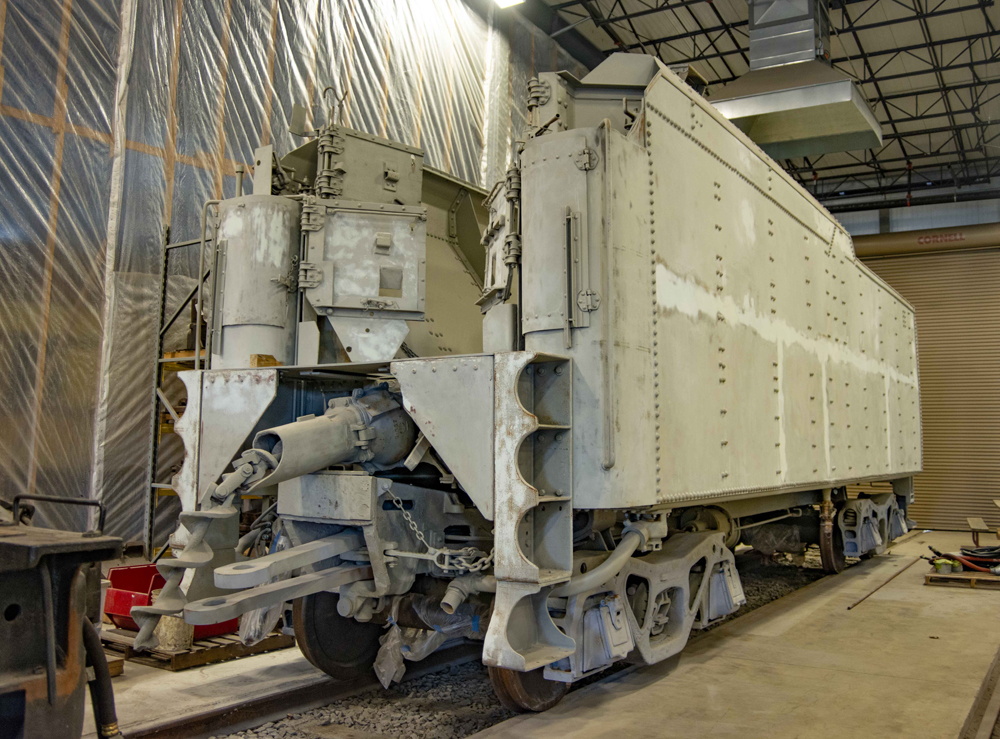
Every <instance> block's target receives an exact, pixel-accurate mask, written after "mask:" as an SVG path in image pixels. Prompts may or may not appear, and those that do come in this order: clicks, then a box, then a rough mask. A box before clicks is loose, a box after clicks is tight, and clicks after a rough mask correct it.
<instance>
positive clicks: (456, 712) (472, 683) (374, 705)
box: [214, 552, 823, 739]
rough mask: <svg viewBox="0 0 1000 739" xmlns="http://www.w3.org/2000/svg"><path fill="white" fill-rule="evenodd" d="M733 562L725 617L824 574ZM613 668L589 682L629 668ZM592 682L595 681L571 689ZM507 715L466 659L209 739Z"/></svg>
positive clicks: (481, 724) (325, 733) (431, 724)
mask: <svg viewBox="0 0 1000 739" xmlns="http://www.w3.org/2000/svg"><path fill="white" fill-rule="evenodd" d="M736 560H737V568H738V569H739V572H740V579H741V580H742V582H743V590H744V592H745V593H746V596H747V602H746V604H745V605H744V606H742V607H741V608H740V609H739V610H738V611H736V612H735V613H734V614H732V615H731V616H729V618H728V619H726V620H731V619H733V618H739V617H740V616H742V615H744V614H746V613H749V612H750V611H752V610H754V609H756V608H760V607H761V606H763V605H765V604H767V603H770V602H771V601H773V600H777V599H778V598H781V597H782V596H785V595H788V594H789V593H791V592H794V591H795V590H798V589H799V588H801V587H804V586H805V585H808V584H809V583H811V582H814V581H816V580H818V579H820V578H821V577H823V571H822V569H821V568H820V564H819V555H818V553H816V554H814V553H813V552H809V553H807V555H806V557H805V560H804V561H802V560H801V558H799V561H795V560H793V559H792V558H791V557H787V556H784V557H782V556H779V557H777V558H775V559H773V560H772V559H767V558H762V557H761V556H759V555H757V554H755V553H750V552H748V553H745V554H738V555H737V558H736ZM616 667H617V668H618V669H615V668H611V669H610V670H607V671H605V672H604V673H601V675H600V676H599V677H598V676H595V678H598V679H599V678H603V677H604V676H605V675H607V674H611V673H612V672H617V671H618V670H620V669H624V668H625V667H627V665H625V664H624V663H622V664H620V665H616ZM590 682H593V679H591V680H586V681H581V683H577V685H576V686H574V687H582V684H586V683H590ZM513 715H514V714H513V713H512V712H510V711H508V710H507V709H505V708H504V707H503V706H502V705H500V701H498V700H497V698H496V696H495V695H494V694H493V689H492V687H491V686H490V680H489V675H488V674H487V670H486V667H484V666H483V665H482V664H480V663H479V662H469V663H466V664H463V665H458V666H453V667H451V668H449V669H446V670H443V671H441V672H435V673H432V674H429V675H424V676H422V677H419V678H416V679H414V680H411V681H408V682H404V683H402V684H399V685H393V686H392V687H391V688H389V689H388V690H383V689H382V688H373V689H371V690H367V691H365V692H362V693H359V694H357V695H354V696H350V697H347V698H342V699H340V700H337V701H334V702H333V703H329V704H327V705H325V706H321V707H320V708H315V709H312V710H310V711H304V712H302V713H297V714H289V716H288V717H287V718H285V719H281V720H279V721H272V722H269V723H266V724H264V725H262V726H259V727H257V728H254V729H247V730H244V731H240V732H236V733H233V734H229V735H226V736H223V735H220V736H218V737H215V738H214V739H330V738H332V737H336V738H337V739H382V738H385V739H389V738H392V739H397V738H398V739H404V738H405V739H409V738H410V737H423V738H425V739H462V738H463V737H467V736H469V735H471V734H475V733H476V732H477V731H482V730H483V729H486V728H488V727H490V726H493V725H494V724H497V723H500V722H501V721H504V720H506V719H508V718H510V717H512V716H513Z"/></svg>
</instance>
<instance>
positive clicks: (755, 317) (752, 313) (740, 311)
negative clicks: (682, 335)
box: [656, 263, 917, 387]
mask: <svg viewBox="0 0 1000 739" xmlns="http://www.w3.org/2000/svg"><path fill="white" fill-rule="evenodd" d="M656 302H657V305H658V306H659V307H660V308H663V309H665V310H676V311H678V312H680V313H683V314H685V315H687V316H690V317H691V318H693V319H697V318H698V317H699V316H706V317H709V318H712V319H715V318H716V317H718V316H721V317H722V318H723V319H724V320H725V321H726V322H727V323H728V324H730V325H731V326H745V327H746V328H749V329H750V330H751V331H753V332H754V333H756V334H757V335H758V336H760V337H761V338H762V339H764V340H765V341H769V342H771V343H773V344H777V343H778V342H784V344H786V345H796V344H797V345H798V346H801V347H802V348H803V349H804V350H805V351H806V352H808V353H809V354H812V355H813V356H814V357H816V359H817V360H819V361H820V362H823V363H825V362H840V363H843V364H849V365H851V366H852V367H855V368H856V369H858V370H859V371H861V372H866V373H869V374H876V375H882V376H884V377H887V378H891V379H892V380H895V381H896V382H899V383H901V384H903V385H909V386H910V387H916V385H917V376H916V372H915V371H914V373H913V374H911V375H904V374H902V373H901V372H899V371H898V370H897V369H896V368H895V367H892V366H891V365H890V364H888V363H887V362H881V361H878V360H876V359H873V358H872V357H869V356H867V355H866V354H862V353H860V352H856V351H854V350H852V349H850V348H848V347H847V346H846V345H844V344H840V343H836V342H833V341H830V340H829V339H822V338H820V339H816V338H812V337H809V336H806V335H805V334H803V333H801V332H800V331H798V330H797V329H795V328H794V327H792V326H790V325H789V324H788V323H787V322H786V321H785V320H783V319H781V318H770V317H768V316H765V315H763V314H761V313H759V312H757V310H756V309H755V307H754V306H753V305H752V303H751V302H750V299H749V297H746V298H745V299H744V305H743V306H742V307H741V306H739V305H737V304H736V301H735V300H733V298H732V297H730V296H728V295H727V296H725V297H720V296H718V295H715V294H713V293H710V292H709V291H707V290H705V289H704V288H702V287H701V286H700V285H699V284H698V283H696V282H695V281H694V280H691V279H685V278H683V277H681V276H680V275H678V274H675V273H674V272H672V271H671V270H669V269H668V268H667V267H666V266H665V265H663V264H659V263H658V264H657V265H656Z"/></svg>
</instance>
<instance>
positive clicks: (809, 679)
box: [475, 532, 1000, 739]
mask: <svg viewBox="0 0 1000 739" xmlns="http://www.w3.org/2000/svg"><path fill="white" fill-rule="evenodd" d="M969 539H970V537H969V535H968V534H960V533H950V532H933V533H919V534H916V535H914V536H911V537H910V538H908V539H907V540H905V541H902V542H900V543H899V544H898V545H896V546H895V547H894V548H893V549H892V550H891V552H890V553H887V554H885V555H883V556H881V557H876V558H874V559H873V560H870V561H868V562H863V563H861V564H859V565H858V566H856V567H852V568H850V569H849V570H847V571H845V572H844V573H842V574H841V575H839V576H837V577H828V578H824V579H822V580H819V581H817V582H815V583H813V584H811V585H808V586H806V587H805V588H802V589H801V590H798V591H796V592H794V593H792V594H791V595H788V596H786V597H784V598H782V599H781V600H777V601H774V602H773V603H770V604H768V605H766V606H764V607H762V608H760V609H759V610H757V611H754V612H753V613H750V614H748V615H747V616H744V617H743V618H739V619H736V620H734V621H732V622H730V623H727V624H724V625H722V626H720V627H719V628H716V629H714V630H712V631H710V632H708V633H707V634H705V635H704V636H702V637H701V638H697V639H695V640H694V641H693V642H692V643H691V644H689V645H688V647H687V649H686V650H685V651H684V652H682V653H681V654H680V655H679V656H678V657H675V658H673V659H670V660H667V662H665V663H661V664H659V665H654V666H652V667H644V668H638V669H634V670H629V671H626V672H623V673H619V674H618V675H614V676H612V677H611V678H609V679H608V680H605V681H602V682H599V683H595V684H593V685H591V686H588V687H586V688H583V689H581V690H578V691H576V692H574V693H571V694H570V695H569V696H568V697H567V698H566V699H565V700H563V701H562V703H560V704H559V705H558V706H556V707H555V708H554V709H552V710H550V711H548V712H547V713H544V714H535V715H527V716H519V717H517V718H514V719H511V720H509V721H506V722H504V723H502V724H498V725H496V726H494V727H492V728H490V729H487V730H486V731H484V732H481V733H479V734H476V735H475V736H476V737H477V739H487V738H488V737H507V736H515V735H516V736H517V737H518V738H519V739H534V737H539V738H542V737H544V738H545V739H549V737H552V736H559V737H561V738H562V739H571V738H572V737H586V739H599V738H600V737H620V736H655V737H662V738H664V739H667V738H670V737H678V738H679V737H684V739H698V738H699V737H712V739H726V737H734V738H736V737H738V738H739V739H753V737H769V738H773V739H782V738H786V737H787V738H788V739H791V738H792V737H804V736H808V737H810V738H811V739H822V738H825V737H830V738H831V739H832V738H834V737H835V738H836V739H842V738H843V737H845V736H870V737H889V736H905V737H910V738H911V739H913V738H915V737H947V739H956V737H959V736H960V734H962V732H963V727H964V725H965V722H966V719H967V717H968V716H969V713H970V710H971V709H972V708H973V705H974V703H977V701H976V699H977V694H978V693H979V691H980V686H981V685H982V684H983V682H984V678H986V677H987V674H988V673H990V671H991V665H992V663H993V661H994V656H995V655H996V653H997V650H998V646H1000V618H997V613H998V608H1000V591H986V590H981V589H980V590H973V589H959V588H950V587H931V586H925V585H924V574H925V573H926V572H927V571H928V568H929V564H928V563H926V562H919V561H918V562H916V563H915V564H913V565H912V566H910V567H909V568H908V569H905V571H902V572H900V570H902V569H903V568H906V567H907V565H910V564H911V563H912V562H913V561H914V559H915V558H916V557H917V556H919V555H922V554H928V553H929V552H928V550H927V545H928V544H933V545H934V546H935V547H937V548H939V549H941V550H942V551H956V550H957V548H958V546H959V545H961V544H970V543H971V542H970V541H969ZM984 543H988V542H984ZM896 573H899V576H898V577H895V578H894V579H893V580H892V581H891V582H888V583H886V581H887V580H888V579H889V578H890V577H893V575H895V574H896ZM883 583H886V584H884V585H883ZM880 585H881V586H882V587H880V588H879V586H880ZM876 588H879V589H878V590H877V592H874V593H872V591H873V590H875V589H876ZM869 593H871V595H870V597H868V598H867V599H865V600H864V601H862V602H861V603H860V604H858V605H857V606H855V607H854V608H853V609H851V610H847V608H848V606H850V605H852V604H853V603H855V602H856V601H858V600H859V599H860V598H862V597H864V596H865V595H867V594H869ZM980 700H981V701H983V699H980ZM983 702H988V696H987V700H986V701H983ZM993 703H996V701H993ZM609 717H613V719H610V720H609ZM993 720H995V719H993ZM990 727H992V722H990ZM975 735H976V733H975V731H974V732H973V734H972V736H975ZM984 736H986V737H989V736H990V732H989V729H987V730H986V732H985V734H984Z"/></svg>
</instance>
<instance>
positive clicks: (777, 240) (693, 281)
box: [644, 76, 921, 501]
mask: <svg viewBox="0 0 1000 739" xmlns="http://www.w3.org/2000/svg"><path fill="white" fill-rule="evenodd" d="M644 135H645V139H646V141H645V143H646V149H647V155H648V159H649V172H648V174H649V182H650V190H649V193H650V198H649V208H650V213H651V218H652V219H653V221H654V223H653V225H652V226H651V236H650V239H651V253H652V260H651V264H652V266H653V270H652V280H653V290H654V310H655V319H654V320H655V328H654V341H653V344H654V347H655V349H654V361H655V363H656V365H657V368H658V369H657V371H656V375H657V377H656V382H657V385H656V391H655V392H654V403H657V404H658V406H659V410H660V418H659V430H658V435H659V438H658V450H657V454H658V456H659V457H660V458H661V468H662V469H661V474H660V475H659V477H660V480H659V482H658V487H659V496H660V497H661V498H662V499H664V500H667V501H675V500H676V501H683V500H691V499H696V498H702V497H712V496H722V495H726V496H729V495H732V494H734V493H747V492H753V491H760V490H765V489H768V488H784V487H789V486H796V487H799V486H803V485H810V484H814V485H816V486H817V487H821V486H823V487H825V486H827V485H831V484H839V483H840V482H842V481H846V480H854V479H865V478H876V477H903V476H905V475H908V474H912V473H913V472H916V471H919V469H920V466H921V450H920V409H919V397H918V389H917V388H918V382H917V363H916V339H915V337H916V334H915V326H914V315H913V310H912V308H911V307H910V306H909V305H908V304H907V303H906V302H905V301H903V300H902V299H901V298H900V297H899V296H898V295H897V294H896V293H894V292H893V291H892V290H891V289H889V288H888V287H887V286H886V285H885V284H884V283H883V282H882V281H881V280H879V279H878V278H877V277H875V276H874V275H873V274H872V273H871V272H870V271H869V270H868V269H867V268H866V267H864V266H863V265H862V264H861V263H860V262H859V261H858V260H857V259H856V258H855V256H854V252H853V249H852V246H851V242H850V238H849V237H848V236H847V234H846V233H845V232H844V231H843V229H842V228H841V227H840V226H839V224H837V223H836V221H834V220H833V219H832V217H830V216H829V214H828V213H827V212H826V211H825V210H823V209H822V208H821V207H820V206H819V205H818V204H817V203H816V202H815V201H813V200H812V198H811V197H809V196H808V194H806V193H805V192H804V191H803V190H802V189H801V188H799V187H798V186H797V185H795V184H794V183H792V182H791V181H790V180H789V179H788V178H787V176H786V175H785V174H784V173H783V172H781V171H780V170H779V169H778V168H777V167H776V166H775V164H774V163H773V161H771V160H770V159H768V158H767V157H766V156H764V155H763V154H762V153H760V152H759V150H757V149H756V147H754V146H753V145H752V144H750V143H749V142H748V141H746V139H745V138H743V137H742V135H740V134H738V133H737V132H735V131H734V130H732V129H731V127H730V126H728V125H726V124H725V123H724V122H722V121H721V120H720V119H719V117H718V116H717V114H714V112H713V111H711V109H709V108H708V107H707V106H706V105H705V104H704V103H703V101H700V100H697V99H695V98H694V97H693V96H691V95H690V94H688V93H687V91H686V90H683V89H681V87H679V86H678V83H676V82H675V81H674V80H673V79H672V78H668V77H666V76H664V77H661V78H659V79H657V80H655V81H654V82H653V83H652V84H651V86H650V88H649V90H647V95H646V120H645V130H644Z"/></svg>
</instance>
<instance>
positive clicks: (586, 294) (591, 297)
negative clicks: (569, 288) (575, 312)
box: [576, 290, 601, 313]
mask: <svg viewBox="0 0 1000 739" xmlns="http://www.w3.org/2000/svg"><path fill="white" fill-rule="evenodd" d="M576 305H577V307H578V308H579V309H580V310H582V311H584V312H586V313H589V312H590V311H595V310H597V309H598V308H600V307H601V295H600V293H597V292H595V291H593V290H581V291H580V292H579V293H578V294H577V296H576Z"/></svg>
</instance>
